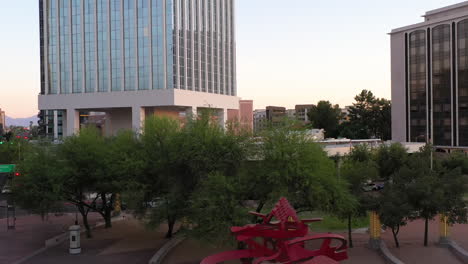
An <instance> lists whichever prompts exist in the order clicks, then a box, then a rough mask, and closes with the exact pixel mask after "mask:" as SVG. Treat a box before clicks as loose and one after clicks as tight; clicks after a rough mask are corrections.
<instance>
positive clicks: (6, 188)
mask: <svg viewBox="0 0 468 264" xmlns="http://www.w3.org/2000/svg"><path fill="white" fill-rule="evenodd" d="M2 193H4V194H6V193H11V189H10V186H8V185H5V186H3V188H2Z"/></svg>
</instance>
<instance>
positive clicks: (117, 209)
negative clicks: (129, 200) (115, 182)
mask: <svg viewBox="0 0 468 264" xmlns="http://www.w3.org/2000/svg"><path fill="white" fill-rule="evenodd" d="M121 211H122V208H121V206H120V194H119V193H118V194H116V195H115V208H114V213H115V215H118V214H120V212H121Z"/></svg>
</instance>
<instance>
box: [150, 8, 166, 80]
mask: <svg viewBox="0 0 468 264" xmlns="http://www.w3.org/2000/svg"><path fill="white" fill-rule="evenodd" d="M164 1H165V0H151V23H152V28H151V30H152V53H153V54H152V56H153V69H152V74H153V89H164V78H165V77H164V5H163V4H164Z"/></svg>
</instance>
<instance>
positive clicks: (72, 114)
mask: <svg viewBox="0 0 468 264" xmlns="http://www.w3.org/2000/svg"><path fill="white" fill-rule="evenodd" d="M66 111H67V131H66V134H65V135H66V136H67V137H69V136H73V135H74V134H76V133H77V132H78V131H79V130H80V112H79V111H77V110H76V109H73V108H71V109H67V110H66Z"/></svg>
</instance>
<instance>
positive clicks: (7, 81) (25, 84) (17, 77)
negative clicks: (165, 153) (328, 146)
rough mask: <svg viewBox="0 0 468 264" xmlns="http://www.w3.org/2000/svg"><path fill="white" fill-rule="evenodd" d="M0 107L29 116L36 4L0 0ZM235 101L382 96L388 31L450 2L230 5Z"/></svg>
mask: <svg viewBox="0 0 468 264" xmlns="http://www.w3.org/2000/svg"><path fill="white" fill-rule="evenodd" d="M0 1H1V8H0V108H1V109H2V110H4V111H6V114H7V115H8V116H10V117H15V118H18V117H29V116H32V115H35V114H37V111H38V110H37V95H38V93H39V90H40V88H39V86H40V78H39V62H40V61H39V22H38V0H0ZM236 1H237V10H236V11H237V17H236V19H237V81H238V96H240V97H242V98H243V99H252V100H254V105H255V108H264V107H265V106H266V105H278V106H285V107H288V108H292V107H294V105H296V104H309V103H316V102H317V101H319V100H329V101H331V102H332V103H337V104H340V105H341V106H344V105H348V104H351V103H352V102H353V98H354V96H355V95H356V94H357V93H359V92H360V91H361V90H362V89H367V90H371V91H373V92H374V94H376V95H377V96H378V97H385V98H388V99H390V38H389V36H388V35H387V33H388V32H390V31H391V29H392V28H396V27H401V26H405V25H409V24H414V23H418V22H422V21H423V18H422V17H421V15H423V14H424V13H425V12H426V11H428V10H431V9H435V8H440V7H443V6H447V5H451V4H456V3H459V2H461V1H456V0H411V1H408V0H392V1H389V0H354V1H349V0H236Z"/></svg>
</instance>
